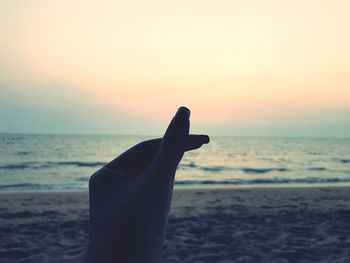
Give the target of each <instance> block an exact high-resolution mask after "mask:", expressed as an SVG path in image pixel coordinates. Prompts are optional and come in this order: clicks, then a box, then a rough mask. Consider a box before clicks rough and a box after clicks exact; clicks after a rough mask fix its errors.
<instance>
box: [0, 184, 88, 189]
mask: <svg viewBox="0 0 350 263" xmlns="http://www.w3.org/2000/svg"><path fill="white" fill-rule="evenodd" d="M14 189H16V190H85V189H88V187H87V185H85V184H84V185H81V184H9V185H0V190H14Z"/></svg>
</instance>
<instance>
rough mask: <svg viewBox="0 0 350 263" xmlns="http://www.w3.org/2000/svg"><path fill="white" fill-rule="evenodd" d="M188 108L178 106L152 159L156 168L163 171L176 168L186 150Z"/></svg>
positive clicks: (188, 125)
mask: <svg viewBox="0 0 350 263" xmlns="http://www.w3.org/2000/svg"><path fill="white" fill-rule="evenodd" d="M189 118H190V110H189V109H188V108H186V107H180V108H179V109H178V110H177V112H176V114H175V116H174V118H173V119H172V120H171V122H170V124H169V126H168V128H167V130H166V132H165V134H164V137H163V139H162V142H161V144H160V147H159V151H158V154H157V156H156V158H155V159H154V161H155V163H154V165H155V166H156V168H158V169H160V170H165V171H171V170H174V171H175V170H176V168H177V166H178V164H179V162H180V161H181V158H182V156H183V155H184V152H185V150H186V144H187V140H188V133H189V129H190V120H189Z"/></svg>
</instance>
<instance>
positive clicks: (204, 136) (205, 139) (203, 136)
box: [202, 135, 210, 143]
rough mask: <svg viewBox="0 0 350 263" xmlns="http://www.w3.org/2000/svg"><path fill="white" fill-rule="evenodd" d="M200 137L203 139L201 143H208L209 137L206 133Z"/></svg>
mask: <svg viewBox="0 0 350 263" xmlns="http://www.w3.org/2000/svg"><path fill="white" fill-rule="evenodd" d="M202 139H203V143H209V142H210V138H209V136H208V135H202Z"/></svg>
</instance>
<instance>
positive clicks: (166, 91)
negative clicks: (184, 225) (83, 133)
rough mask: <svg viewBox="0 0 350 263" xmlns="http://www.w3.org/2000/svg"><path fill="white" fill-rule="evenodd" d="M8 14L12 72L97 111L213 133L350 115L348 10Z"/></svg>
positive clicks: (55, 8)
mask: <svg viewBox="0 0 350 263" xmlns="http://www.w3.org/2000/svg"><path fill="white" fill-rule="evenodd" d="M5 2H6V1H5ZM8 5H9V6H10V5H12V9H11V10H12V11H13V10H15V11H13V12H15V15H13V14H12V16H10V15H11V14H9V11H8V10H7V11H8V12H2V13H3V14H2V13H1V12H0V17H1V16H3V18H2V19H4V21H6V24H7V25H9V26H8V29H5V31H4V34H7V35H8V45H7V46H6V48H5V49H4V50H9V51H12V53H11V52H9V54H10V55H11V56H13V57H16V59H13V61H14V62H13V64H14V65H15V66H13V67H16V69H14V68H10V66H9V69H8V71H9V72H10V71H12V72H16V73H15V74H18V75H21V76H22V77H23V78H28V79H35V80H38V81H40V80H54V81H57V82H60V83H63V84H65V85H69V86H71V87H72V88H73V89H75V90H79V91H80V92H81V94H82V96H86V97H88V98H89V99H91V101H92V102H94V103H97V104H99V105H102V106H103V107H107V108H112V109H123V110H125V111H126V112H129V113H130V114H134V115H144V116H153V117H154V118H157V119H165V118H168V117H169V114H172V113H173V112H174V109H176V108H177V107H178V106H180V105H185V106H188V107H190V108H191V109H192V110H193V111H194V112H195V113H196V114H195V115H194V118H195V119H196V120H198V121H200V122H211V123H216V122H220V123H222V122H231V121H235V122H252V123H256V122H259V121H261V120H262V119H264V118H265V117H273V116H279V115H280V116H283V114H293V113H295V112H301V111H303V110H315V111H317V110H324V109H349V108H350V103H349V102H350V88H349V87H350V77H349V76H350V67H349V61H350V51H349V46H350V34H349V32H348V29H349V28H350V18H349V16H348V10H350V2H347V1H332V2H331V3H330V2H327V1H292V2H280V1H270V2H268V3H266V2H264V3H263V2H261V1H258V0H250V1H243V2H242V1H219V2H215V3H214V2H211V1H207V2H206V1H199V0H196V1H190V2H188V1H179V2H176V3H174V2H169V1H164V2H163V1H162V2H157V1H151V2H147V4H146V3H145V2H143V1H141V0H133V1H124V2H120V1H118V2H113V1H102V2H97V1H91V2H90V1H88V2H86V1H74V2H71V1H68V0H64V1H58V2H50V3H46V2H45V1H41V0H35V1H31V4H30V5H31V8H27V6H26V5H29V4H28V3H27V4H24V3H23V4H22V6H20V7H16V3H11V4H10V3H8ZM34 7H35V8H34ZM0 20H1V19H0ZM28 21H30V23H28ZM0 22H1V21H0ZM6 30H8V32H7V31H6ZM14 51H16V52H14ZM18 65H20V66H18ZM39 103H40V101H39Z"/></svg>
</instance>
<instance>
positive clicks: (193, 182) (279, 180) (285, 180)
mask: <svg viewBox="0 0 350 263" xmlns="http://www.w3.org/2000/svg"><path fill="white" fill-rule="evenodd" d="M349 182H350V178H318V177H306V178H298V179H292V178H273V179H267V178H261V179H251V180H244V179H232V180H222V181H215V180H203V181H200V180H188V181H175V184H177V185H211V184H213V185H259V184H322V183H349Z"/></svg>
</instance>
